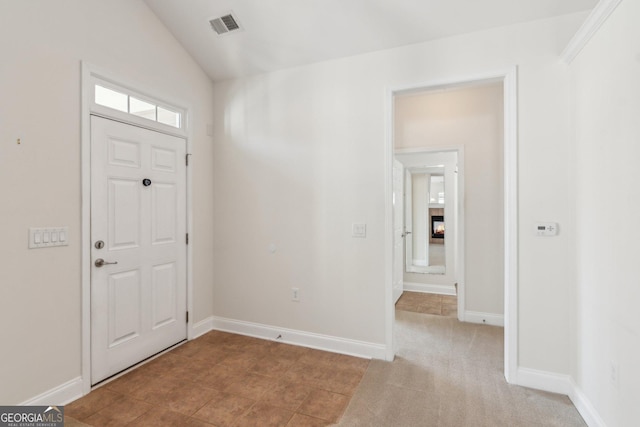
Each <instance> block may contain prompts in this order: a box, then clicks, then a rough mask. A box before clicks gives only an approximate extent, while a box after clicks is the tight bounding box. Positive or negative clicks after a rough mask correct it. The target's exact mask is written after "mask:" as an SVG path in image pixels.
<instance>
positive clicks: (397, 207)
mask: <svg viewBox="0 0 640 427" xmlns="http://www.w3.org/2000/svg"><path fill="white" fill-rule="evenodd" d="M403 181H404V167H403V166H402V163H400V162H399V161H397V160H394V161H393V302H394V303H395V302H397V301H398V299H399V298H400V296H402V292H403V290H404V277H403V276H404V269H403V264H404V263H403V258H404V256H403V251H404V236H405V235H404V218H403V216H404V212H403V211H404V188H403Z"/></svg>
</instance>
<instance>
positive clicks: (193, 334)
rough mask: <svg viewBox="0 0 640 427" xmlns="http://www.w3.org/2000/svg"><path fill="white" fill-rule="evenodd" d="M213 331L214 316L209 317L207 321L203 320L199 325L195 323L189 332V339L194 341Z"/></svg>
mask: <svg viewBox="0 0 640 427" xmlns="http://www.w3.org/2000/svg"><path fill="white" fill-rule="evenodd" d="M211 330H213V316H210V317H207V318H206V319H203V320H201V321H199V322H197V323H194V324H193V325H192V326H191V330H190V331H189V334H188V335H189V336H188V338H189V339H190V340H194V339H196V338H198V337H199V336H202V335H204V334H206V333H207V332H209V331H211Z"/></svg>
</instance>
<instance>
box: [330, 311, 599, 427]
mask: <svg viewBox="0 0 640 427" xmlns="http://www.w3.org/2000/svg"><path fill="white" fill-rule="evenodd" d="M395 339H396V359H395V360H394V361H393V362H392V363H390V362H383V361H380V360H372V361H371V363H370V364H369V367H368V369H367V371H366V372H365V375H364V377H363V379H362V382H361V383H360V386H359V387H358V389H357V390H356V392H355V394H354V396H353V398H352V399H351V402H350V404H349V406H348V408H347V410H346V412H345V414H344V416H343V417H342V419H341V420H340V423H339V424H338V425H340V426H349V427H355V426H366V427H374V426H378V427H402V426H406V427H416V426H424V427H427V426H438V427H467V426H473V427H480V426H486V427H497V426H505V427H518V426H522V427H531V426H558V427H560V426H561V427H571V426H580V427H583V426H586V424H585V423H584V421H583V420H582V418H581V417H580V415H579V414H578V411H577V410H576V409H575V407H574V406H573V404H572V403H571V401H570V400H569V398H568V397H566V396H561V395H556V394H552V393H546V392H540V391H536V390H530V389H526V388H523V387H518V386H512V385H508V384H507V383H506V381H505V379H504V376H503V342H504V340H503V328H500V327H495V326H488V325H476V324H470V323H460V322H458V320H457V319H456V318H454V317H444V316H436V315H430V314H421V313H414V312H408V311H402V310H396V330H395Z"/></svg>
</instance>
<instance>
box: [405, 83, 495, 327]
mask: <svg viewBox="0 0 640 427" xmlns="http://www.w3.org/2000/svg"><path fill="white" fill-rule="evenodd" d="M394 112H395V125H394V144H395V148H398V149H402V148H423V147H425V148H428V147H438V148H442V147H460V146H461V147H463V149H464V156H465V159H464V189H465V195H464V200H463V206H464V215H465V224H464V235H465V236H464V238H465V265H464V269H465V310H468V311H476V312H481V313H492V314H502V313H503V312H504V279H503V277H504V273H503V269H504V262H503V258H504V249H503V246H504V245H503V239H504V234H503V225H502V224H503V198H504V196H503V191H502V189H503V178H502V175H503V173H502V169H503V159H502V147H503V121H504V120H503V117H504V113H503V90H502V83H499V84H490V85H483V86H478V87H467V88H461V89H455V90H446V91H436V92H420V93H413V94H405V95H399V96H396V98H395V105H394ZM491 224H493V226H491ZM404 276H405V281H407V282H413V283H426V284H437V283H438V279H439V277H438V275H432V274H417V273H405V274H404Z"/></svg>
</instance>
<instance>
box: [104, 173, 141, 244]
mask: <svg viewBox="0 0 640 427" xmlns="http://www.w3.org/2000/svg"><path fill="white" fill-rule="evenodd" d="M108 198H109V200H108V209H109V217H108V219H107V221H108V225H109V249H110V250H117V249H131V248H136V247H138V246H140V233H141V230H142V227H141V220H142V212H141V194H140V185H139V182H138V180H134V179H120V178H110V179H109V195H108Z"/></svg>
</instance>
